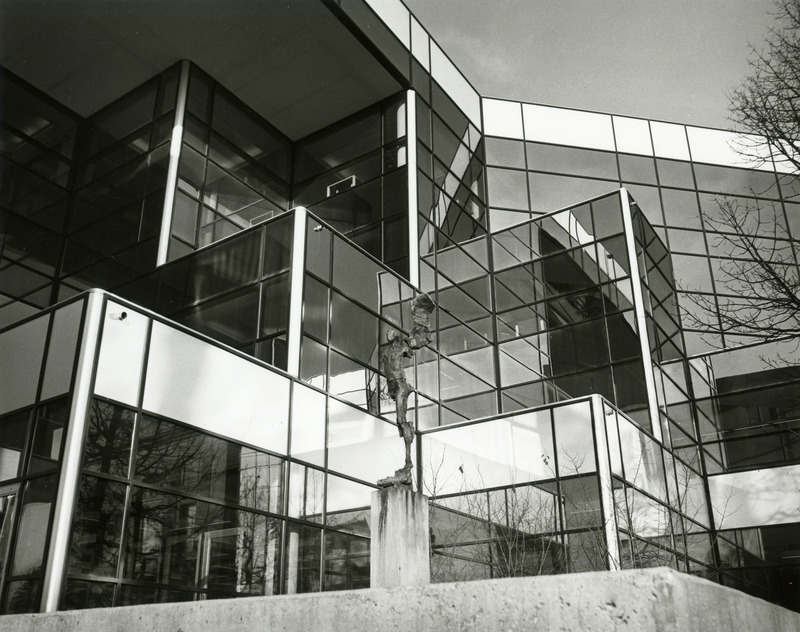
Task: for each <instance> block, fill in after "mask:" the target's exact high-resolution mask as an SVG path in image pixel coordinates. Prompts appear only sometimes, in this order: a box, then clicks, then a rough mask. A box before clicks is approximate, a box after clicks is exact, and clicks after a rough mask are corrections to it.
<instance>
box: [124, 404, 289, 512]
mask: <svg viewBox="0 0 800 632" xmlns="http://www.w3.org/2000/svg"><path fill="white" fill-rule="evenodd" d="M134 478H135V479H136V480H139V481H142V482H144V483H150V484H158V485H159V486H162V487H165V488H168V489H173V490H176V491H179V492H183V493H191V494H195V495H198V496H203V497H206V498H212V499H217V500H220V501H226V502H228V503H233V504H237V505H243V506H245V507H251V508H253V509H258V510H260V511H269V512H273V513H277V512H280V511H281V510H282V506H283V501H282V498H283V459H280V458H277V457H274V456H272V455H269V454H265V453H263V452H258V451H256V450H253V449H251V448H246V447H243V446H240V445H238V444H234V443H231V442H228V441H224V440H222V439H217V438H215V437H212V436H210V435H207V434H205V433H200V432H196V431H195V430H192V429H191V428H187V427H185V426H179V425H177V424H174V423H171V422H167V421H162V420H159V419H155V418H152V417H148V416H144V417H143V418H142V421H141V423H140V425H139V435H138V439H137V455H136V469H135V471H134Z"/></svg>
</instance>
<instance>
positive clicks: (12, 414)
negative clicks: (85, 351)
mask: <svg viewBox="0 0 800 632" xmlns="http://www.w3.org/2000/svg"><path fill="white" fill-rule="evenodd" d="M83 312H84V301H74V302H70V303H68V304H66V305H63V306H61V307H59V309H57V310H50V311H47V312H45V313H43V314H42V315H40V316H37V317H36V318H33V319H28V320H26V321H25V322H23V323H22V324H20V325H18V326H15V327H12V328H10V329H6V330H5V331H4V332H2V333H0V354H1V355H2V357H4V358H6V359H7V361H6V362H3V363H2V367H0V612H2V613H6V614H11V613H20V612H38V610H39V603H40V599H41V587H42V581H43V578H44V573H45V565H46V560H47V555H48V549H49V546H50V539H51V531H52V521H53V509H54V504H55V501H56V491H57V489H58V482H59V475H60V474H59V470H60V464H61V457H62V453H63V450H64V442H65V437H66V431H67V428H68V425H69V411H70V402H71V397H72V392H71V391H72V382H73V371H74V367H75V361H76V357H77V349H78V345H79V340H80V331H81V327H82V319H83ZM9 358H14V359H15V362H13V363H11V362H9V361H8V359H9Z"/></svg>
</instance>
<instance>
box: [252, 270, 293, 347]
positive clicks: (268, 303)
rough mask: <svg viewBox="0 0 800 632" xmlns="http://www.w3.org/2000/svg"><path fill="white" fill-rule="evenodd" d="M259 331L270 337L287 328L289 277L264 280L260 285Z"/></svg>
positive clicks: (260, 334)
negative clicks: (261, 293)
mask: <svg viewBox="0 0 800 632" xmlns="http://www.w3.org/2000/svg"><path fill="white" fill-rule="evenodd" d="M262 292H263V295H262V302H261V304H262V308H261V309H262V311H261V330H260V332H259V336H270V335H273V334H276V333H280V332H284V331H286V330H287V329H288V328H289V275H288V273H287V274H283V275H281V276H279V277H275V278H272V279H268V280H266V281H265V282H264V283H263V285H262Z"/></svg>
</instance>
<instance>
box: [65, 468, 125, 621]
mask: <svg viewBox="0 0 800 632" xmlns="http://www.w3.org/2000/svg"><path fill="white" fill-rule="evenodd" d="M125 491H126V486H125V485H124V484H122V483H114V482H112V481H109V480H107V479H104V478H96V477H94V476H84V477H82V478H81V485H80V491H79V493H78V503H77V506H76V508H75V517H74V523H73V525H74V526H73V528H72V542H71V544H70V552H69V566H68V572H70V573H78V574H82V575H99V576H106V577H112V578H116V576H117V562H118V560H119V543H120V538H121V534H122V514H123V510H124V508H125ZM108 605H111V604H110V603H109V604H108Z"/></svg>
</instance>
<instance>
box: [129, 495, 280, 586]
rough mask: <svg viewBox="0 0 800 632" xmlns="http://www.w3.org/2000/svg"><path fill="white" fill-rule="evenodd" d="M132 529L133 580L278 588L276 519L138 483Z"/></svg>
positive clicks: (190, 584) (132, 509) (192, 584)
mask: <svg viewBox="0 0 800 632" xmlns="http://www.w3.org/2000/svg"><path fill="white" fill-rule="evenodd" d="M126 530H127V538H126V542H127V544H126V559H127V560H128V563H127V564H126V565H125V577H126V578H128V579H134V580H137V581H140V582H152V583H160V584H173V585H176V584H177V585H180V586H188V587H191V588H193V589H195V590H197V589H200V590H203V591H208V593H209V594H211V595H214V594H216V595H219V596H223V595H230V596H235V595H265V594H273V593H275V592H277V587H278V578H279V570H278V566H277V562H278V550H279V547H278V542H279V541H280V523H279V522H278V521H277V520H275V519H273V518H270V517H268V516H264V515H261V514H255V513H250V512H245V511H231V510H226V509H225V508H223V507H222V506H220V505H214V504H211V503H206V502H200V501H196V500H191V499H188V498H183V497H180V496H173V495H170V494H162V493H158V492H155V491H149V490H144V489H141V488H136V487H134V488H133V489H132V495H131V504H130V514H129V517H128V520H127V523H126ZM256 544H258V545H257V546H256Z"/></svg>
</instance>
